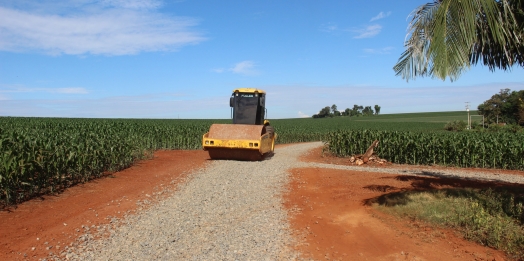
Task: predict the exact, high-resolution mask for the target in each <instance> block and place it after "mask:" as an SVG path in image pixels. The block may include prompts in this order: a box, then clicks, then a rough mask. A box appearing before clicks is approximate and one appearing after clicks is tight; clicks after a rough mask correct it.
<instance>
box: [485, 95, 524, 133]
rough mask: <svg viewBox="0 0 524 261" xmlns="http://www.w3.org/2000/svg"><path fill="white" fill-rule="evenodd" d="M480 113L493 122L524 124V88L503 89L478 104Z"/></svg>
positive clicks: (486, 119) (488, 121)
mask: <svg viewBox="0 0 524 261" xmlns="http://www.w3.org/2000/svg"><path fill="white" fill-rule="evenodd" d="M478 113H479V114H480V115H484V118H485V121H486V123H488V124H491V123H497V124H498V123H506V124H518V125H521V126H524V90H520V91H511V90H510V89H507V88H506V89H501V90H500V92H499V93H497V94H495V95H493V96H491V98H490V99H489V100H487V101H485V102H484V103H482V104H480V105H479V106H478Z"/></svg>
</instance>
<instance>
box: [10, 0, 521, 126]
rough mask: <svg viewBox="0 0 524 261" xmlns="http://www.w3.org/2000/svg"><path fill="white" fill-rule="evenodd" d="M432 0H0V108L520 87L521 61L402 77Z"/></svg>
mask: <svg viewBox="0 0 524 261" xmlns="http://www.w3.org/2000/svg"><path fill="white" fill-rule="evenodd" d="M429 1H430V0H402V1H383V0H368V1H337V0H286V1H281V0H265V1H246V0H221V1H216V0H200V1H197V0H169V1H168V0H165V1H162V0H69V1H64V0H34V1H29V0H0V116H24V117H25V116H29V117H74V118H77V117H81V118H166V119H178V118H180V119H227V118H229V117H230V108H229V97H230V95H231V92H232V90H234V89H236V88H242V87H250V88H258V89H262V90H265V91H266V92H267V98H266V108H267V111H268V115H267V116H268V118H270V119H280V118H299V117H311V116H312V115H313V114H316V113H318V112H319V110H320V109H322V108H323V107H325V106H331V105H333V104H336V105H337V107H338V109H339V110H344V109H345V108H352V107H353V105H355V104H357V105H363V106H372V107H373V106H374V105H379V106H380V107H381V114H391V113H409V112H433V111H460V110H464V111H466V108H465V106H466V104H467V103H466V102H469V105H470V106H471V109H476V107H477V106H478V105H479V104H480V103H482V102H483V101H485V100H487V99H489V98H490V97H491V96H492V95H494V94H495V93H498V92H499V91H500V89H504V88H509V89H511V90H523V89H524V69H522V68H521V67H514V68H513V69H512V70H511V71H507V72H505V71H496V72H491V71H489V69H488V68H487V67H484V66H482V65H476V66H474V67H471V69H470V70H468V71H467V72H465V73H464V74H463V75H462V76H461V77H460V78H459V79H458V80H456V81H453V82H451V81H449V79H448V80H446V81H442V80H440V79H433V78H431V77H429V78H417V79H415V80H410V81H409V82H407V81H406V80H404V79H402V78H401V77H400V76H395V72H394V71H393V69H392V68H393V66H394V65H395V63H396V62H397V61H398V58H399V57H400V55H401V54H402V52H403V51H404V40H405V37H406V34H407V28H408V24H409V21H410V16H409V15H410V13H411V12H412V11H413V10H414V9H415V8H417V7H418V6H420V5H423V4H425V3H427V2H429Z"/></svg>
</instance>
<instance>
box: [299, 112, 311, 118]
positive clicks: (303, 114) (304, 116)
mask: <svg viewBox="0 0 524 261" xmlns="http://www.w3.org/2000/svg"><path fill="white" fill-rule="evenodd" d="M298 117H299V118H309V117H310V116H309V115H307V114H305V113H303V112H301V111H298Z"/></svg>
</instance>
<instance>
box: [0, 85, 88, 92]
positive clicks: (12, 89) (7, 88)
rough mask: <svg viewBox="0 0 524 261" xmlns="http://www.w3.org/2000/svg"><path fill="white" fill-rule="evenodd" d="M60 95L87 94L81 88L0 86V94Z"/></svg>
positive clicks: (85, 90)
mask: <svg viewBox="0 0 524 261" xmlns="http://www.w3.org/2000/svg"><path fill="white" fill-rule="evenodd" d="M38 92H45V93H60V94H88V93H89V92H88V91H87V89H85V88H82V87H69V88H29V87H25V86H19V85H13V86H4V87H2V86H0V94H2V93H38Z"/></svg>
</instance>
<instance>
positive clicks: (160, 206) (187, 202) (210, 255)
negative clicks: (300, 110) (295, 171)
mask: <svg viewBox="0 0 524 261" xmlns="http://www.w3.org/2000/svg"><path fill="white" fill-rule="evenodd" d="M319 146H322V143H321V142H314V143H304V144H296V145H290V146H285V147H282V148H279V149H277V151H276V153H275V154H274V156H273V157H271V158H270V159H268V160H264V161H261V162H237V161H213V162H211V163H210V164H209V165H207V167H206V168H205V169H200V170H197V171H195V172H193V173H192V174H191V175H190V176H189V177H188V178H187V181H186V182H182V183H181V184H180V185H179V186H178V188H177V189H176V191H174V192H173V191H171V192H170V193H171V196H169V197H167V198H166V199H164V200H162V201H160V202H158V203H156V204H153V205H152V206H150V207H147V208H144V210H142V211H139V212H138V214H134V215H129V216H127V217H126V218H124V219H122V220H117V219H113V220H112V221H111V223H110V224H109V225H107V226H100V227H97V228H96V229H91V230H90V229H89V228H88V227H86V229H85V231H84V232H85V234H84V235H83V236H81V237H80V238H79V239H78V240H77V241H76V243H75V244H73V245H72V246H70V247H66V248H65V249H64V251H62V252H61V253H60V255H59V256H52V257H49V258H48V259H47V260H55V259H62V260H181V259H184V260H293V259H300V256H299V253H296V252H295V251H294V250H293V249H292V246H293V245H294V242H293V238H292V236H291V234H292V233H291V231H290V228H289V225H288V223H287V221H286V220H287V213H286V210H285V209H284V208H283V205H282V193H283V191H284V189H285V185H286V184H287V178H288V172H287V170H289V169H291V168H297V167H319V168H333V169H347V170H355V171H368V172H369V171H372V172H383V173H391V174H404V175H422V176H439V177H443V176H447V177H461V178H475V179H483V180H498V181H506V182H518V183H524V178H523V177H520V176H511V175H504V174H498V175H488V174H487V173H479V172H467V171H460V170H456V169H450V170H449V171H448V170H446V171H441V170H439V172H435V170H431V169H430V168H423V167H422V168H420V169H414V168H413V167H410V168H409V170H406V169H402V168H370V167H356V166H340V165H331V164H321V163H305V162H300V161H298V157H299V156H300V155H301V154H304V153H306V152H307V151H308V150H311V149H313V148H316V147H319ZM94 231H97V232H94ZM100 235H108V236H106V237H103V239H95V238H96V237H98V236H100Z"/></svg>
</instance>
